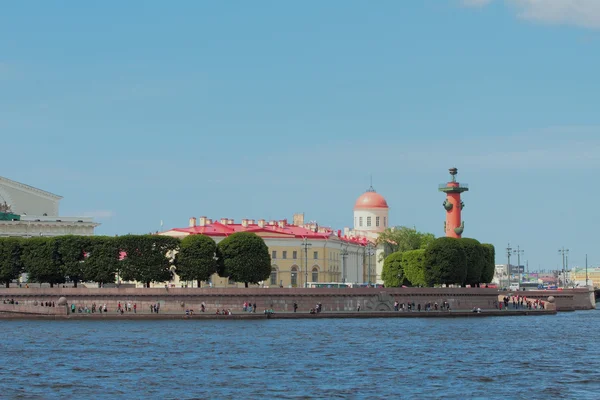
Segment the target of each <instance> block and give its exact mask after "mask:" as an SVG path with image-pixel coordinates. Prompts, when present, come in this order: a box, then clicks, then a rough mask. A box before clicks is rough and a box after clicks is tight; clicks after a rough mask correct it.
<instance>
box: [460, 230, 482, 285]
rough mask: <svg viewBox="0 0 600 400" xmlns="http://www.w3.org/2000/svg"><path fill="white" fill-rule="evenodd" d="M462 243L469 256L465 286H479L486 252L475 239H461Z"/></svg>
mask: <svg viewBox="0 0 600 400" xmlns="http://www.w3.org/2000/svg"><path fill="white" fill-rule="evenodd" d="M460 243H461V244H462V246H463V249H464V250H465V255H466V256H467V276H466V277H465V280H464V282H463V284H465V285H471V287H474V286H479V284H480V283H481V273H482V271H483V268H484V266H485V262H486V254H485V251H486V250H485V249H484V248H483V246H482V245H481V243H479V241H478V240H475V239H471V238H462V239H460Z"/></svg>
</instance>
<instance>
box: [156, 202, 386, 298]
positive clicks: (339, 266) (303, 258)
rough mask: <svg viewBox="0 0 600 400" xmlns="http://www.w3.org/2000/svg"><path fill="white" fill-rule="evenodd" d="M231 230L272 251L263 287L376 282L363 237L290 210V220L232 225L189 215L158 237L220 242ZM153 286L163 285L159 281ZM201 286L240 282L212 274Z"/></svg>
mask: <svg viewBox="0 0 600 400" xmlns="http://www.w3.org/2000/svg"><path fill="white" fill-rule="evenodd" d="M235 232H252V233H255V234H256V235H258V236H260V237H262V238H263V240H264V241H265V243H266V245H267V247H268V248H269V253H270V255H271V265H272V273H271V277H270V278H269V279H268V280H267V281H265V282H263V283H262V285H261V286H265V287H304V286H311V284H312V283H328V282H336V283H353V284H365V283H369V282H371V283H375V282H377V281H378V280H380V277H379V276H378V275H377V272H376V265H377V263H376V254H375V251H373V248H372V245H371V242H369V241H368V240H367V239H366V238H364V237H363V238H355V237H347V236H342V235H341V232H340V231H338V232H334V231H333V230H331V229H329V228H323V227H319V226H318V225H317V224H316V223H306V224H305V223H304V215H303V214H295V215H294V221H293V223H292V224H289V223H288V221H287V220H285V219H284V220H279V221H268V222H267V221H266V220H264V219H260V220H257V221H254V220H251V219H243V220H242V221H241V223H235V221H233V220H232V219H228V218H221V219H220V220H218V221H216V220H215V221H213V220H211V219H209V218H206V217H200V218H198V219H196V218H190V220H189V224H188V227H187V228H175V229H171V230H169V231H166V232H162V233H160V234H161V235H167V236H173V237H179V238H183V237H185V236H188V235H198V234H199V235H206V236H210V237H211V238H213V240H215V242H217V243H218V242H220V241H221V240H223V239H224V238H225V237H227V236H228V235H230V234H232V233H235ZM169 284H170V285H172V286H175V287H180V286H188V287H193V286H196V285H197V284H196V283H195V282H191V281H190V282H181V281H179V279H178V277H175V279H174V280H173V281H172V282H169ZM157 286H164V284H160V285H157ZM202 286H212V287H237V286H243V283H236V282H229V281H228V279H227V278H221V277H219V276H218V275H216V274H215V275H213V277H212V279H211V280H210V282H206V283H203V284H202Z"/></svg>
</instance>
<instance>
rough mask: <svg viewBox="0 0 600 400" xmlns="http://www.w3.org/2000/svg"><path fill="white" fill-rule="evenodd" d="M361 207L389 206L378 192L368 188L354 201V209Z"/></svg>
mask: <svg viewBox="0 0 600 400" xmlns="http://www.w3.org/2000/svg"><path fill="white" fill-rule="evenodd" d="M361 208H366V209H369V208H389V207H388V204H387V201H385V199H384V198H383V196H382V195H380V194H379V193H377V192H375V191H371V190H369V191H368V192H365V193H363V194H362V195H361V196H360V197H359V198H358V200H356V203H355V204H354V209H355V210H357V209H361Z"/></svg>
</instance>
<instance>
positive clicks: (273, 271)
mask: <svg viewBox="0 0 600 400" xmlns="http://www.w3.org/2000/svg"><path fill="white" fill-rule="evenodd" d="M271 285H273V286H276V285H277V268H271Z"/></svg>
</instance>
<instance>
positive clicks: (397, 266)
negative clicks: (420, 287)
mask: <svg viewBox="0 0 600 400" xmlns="http://www.w3.org/2000/svg"><path fill="white" fill-rule="evenodd" d="M381 279H382V280H383V282H384V284H385V287H400V286H402V285H408V284H409V281H408V280H407V279H406V277H405V275H404V268H402V253H401V252H396V253H392V254H390V255H389V256H387V257H386V258H385V260H384V261H383V269H382V271H381Z"/></svg>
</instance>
